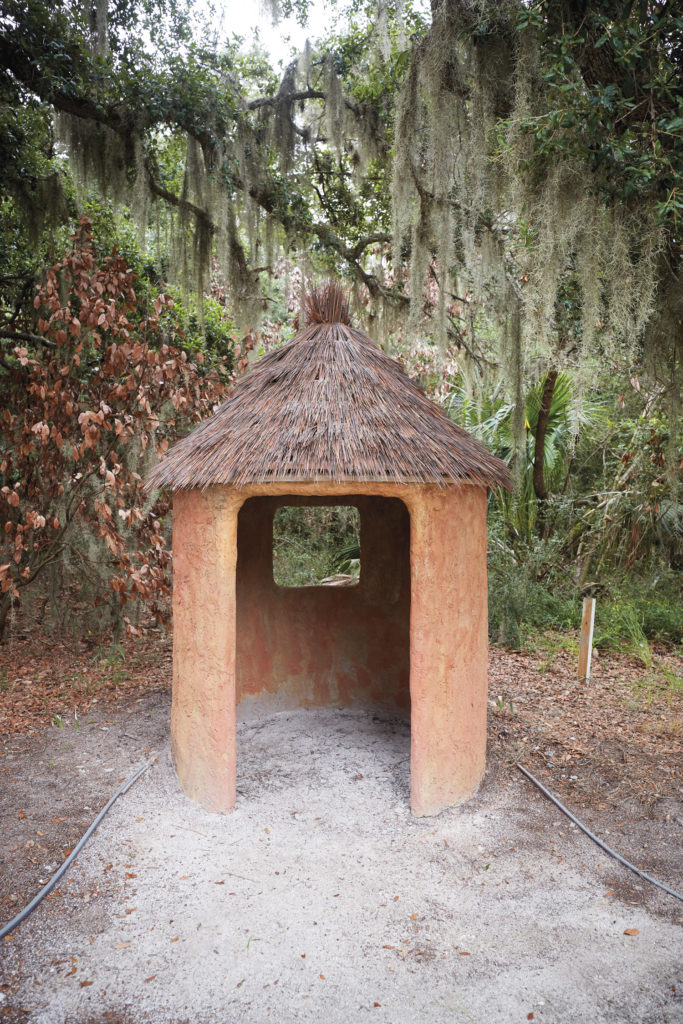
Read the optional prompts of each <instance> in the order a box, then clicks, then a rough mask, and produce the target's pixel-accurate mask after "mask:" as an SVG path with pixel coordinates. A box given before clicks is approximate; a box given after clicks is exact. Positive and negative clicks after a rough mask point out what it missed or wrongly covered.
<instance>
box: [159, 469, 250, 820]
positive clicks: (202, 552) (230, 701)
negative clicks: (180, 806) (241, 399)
mask: <svg viewBox="0 0 683 1024" xmlns="http://www.w3.org/2000/svg"><path fill="white" fill-rule="evenodd" d="M242 500H243V499H242V498H241V497H239V496H238V495H237V494H235V493H234V492H232V491H231V490H230V489H229V488H226V487H211V488H208V489H207V490H206V491H204V492H203V493H202V492H201V491H198V490H192V491H178V492H176V494H175V495H174V499H173V699H172V706H171V750H172V754H173V762H174V764H175V768H176V771H177V773H178V778H179V780H180V785H181V786H182V788H183V790H184V792H185V793H186V794H187V795H188V796H189V797H192V798H193V799H195V800H198V801H199V802H200V803H201V804H202V805H203V806H204V807H205V808H206V809H207V810H209V811H221V812H226V811H230V810H231V809H232V807H233V805H234V803H235V768H236V739H235V635H236V633H235V621H236V607H235V565H236V561H237V513H238V511H239V507H240V505H241V503H242Z"/></svg>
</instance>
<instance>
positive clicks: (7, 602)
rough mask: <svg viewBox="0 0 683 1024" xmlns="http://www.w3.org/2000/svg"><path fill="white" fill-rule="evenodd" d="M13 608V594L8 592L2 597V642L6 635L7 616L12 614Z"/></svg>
mask: <svg viewBox="0 0 683 1024" xmlns="http://www.w3.org/2000/svg"><path fill="white" fill-rule="evenodd" d="M11 607H12V592H11V591H10V590H7V591H6V592H5V593H4V594H3V595H2V597H0V640H2V638H3V636H4V634H5V626H6V625H7V616H8V615H9V613H10V609H11Z"/></svg>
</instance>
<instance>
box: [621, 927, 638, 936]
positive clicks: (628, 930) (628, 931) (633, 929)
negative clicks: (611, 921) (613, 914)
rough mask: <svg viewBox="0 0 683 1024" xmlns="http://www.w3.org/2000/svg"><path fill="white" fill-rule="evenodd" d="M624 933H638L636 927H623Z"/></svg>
mask: <svg viewBox="0 0 683 1024" xmlns="http://www.w3.org/2000/svg"><path fill="white" fill-rule="evenodd" d="M624 935H638V929H637V928H625V929H624Z"/></svg>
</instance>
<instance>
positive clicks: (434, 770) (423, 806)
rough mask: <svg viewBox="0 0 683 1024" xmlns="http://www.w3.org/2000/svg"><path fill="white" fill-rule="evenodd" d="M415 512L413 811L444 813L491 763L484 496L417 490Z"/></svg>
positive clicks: (468, 489)
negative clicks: (488, 752) (488, 750)
mask: <svg viewBox="0 0 683 1024" xmlns="http://www.w3.org/2000/svg"><path fill="white" fill-rule="evenodd" d="M405 500H406V504H408V506H409V510H410V530H411V541H410V562H411V614H410V699H411V756H410V805H411V809H412V811H413V814H415V815H417V816H421V815H428V814H438V813H439V811H441V810H443V809H444V808H446V807H451V806H453V805H455V804H459V803H462V802H463V801H464V800H467V799H468V798H469V797H470V796H472V794H473V793H474V792H475V790H476V789H477V787H478V785H479V783H480V782H481V780H482V778H483V776H484V770H485V765H486V706H487V650H488V621H487V617H488V605H487V589H486V492H485V490H484V489H483V488H478V487H473V486H462V487H444V488H437V487H421V488H415V491H414V493H413V494H412V495H411V496H410V497H409V498H408V497H406V499H405Z"/></svg>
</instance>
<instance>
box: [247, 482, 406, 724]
mask: <svg viewBox="0 0 683 1024" xmlns="http://www.w3.org/2000/svg"><path fill="white" fill-rule="evenodd" d="M343 501H344V504H351V505H355V507H356V508H357V509H358V511H359V514H360V524H361V578H360V582H359V583H358V585H357V586H352V587H280V586H277V585H276V583H275V582H274V580H273V517H274V515H275V512H276V510H277V509H278V508H279V507H280V506H282V505H297V504H310V503H311V502H315V503H324V504H329V505H336V504H339V499H338V498H335V497H331V498H327V499H325V498H309V497H302V496H300V495H299V496H297V495H289V496H283V497H277V498H270V497H269V498H265V497H264V498H249V499H248V500H247V501H246V502H245V503H244V505H243V506H242V508H241V509H240V513H239V520H238V532H237V552H238V553H237V674H236V685H237V703H238V704H239V703H240V701H241V700H242V699H243V698H244V697H253V696H260V695H265V694H278V695H279V696H280V698H282V701H281V703H283V704H285V705H289V706H291V707H297V706H302V705H304V706H305V705H319V706H320V705H326V704H350V703H351V702H352V701H354V700H358V699H365V700H372V701H376V702H382V701H391V702H392V703H394V704H396V705H398V706H399V707H403V708H405V709H408V708H409V706H410V694H409V678H410V520H409V516H408V511H407V509H406V507H405V505H404V504H403V503H402V502H401V501H399V500H397V499H396V498H383V497H371V496H367V495H352V496H348V497H345V498H344V499H343Z"/></svg>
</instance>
